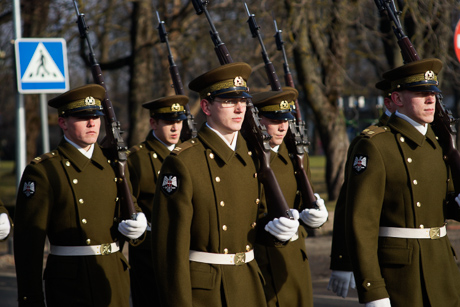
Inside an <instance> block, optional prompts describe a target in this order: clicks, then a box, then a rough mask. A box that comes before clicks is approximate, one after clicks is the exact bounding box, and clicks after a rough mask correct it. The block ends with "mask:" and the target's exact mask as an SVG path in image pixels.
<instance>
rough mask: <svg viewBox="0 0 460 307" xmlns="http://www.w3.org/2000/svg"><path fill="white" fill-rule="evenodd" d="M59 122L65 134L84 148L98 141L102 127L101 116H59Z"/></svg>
mask: <svg viewBox="0 0 460 307" xmlns="http://www.w3.org/2000/svg"><path fill="white" fill-rule="evenodd" d="M58 122H59V126H60V127H61V129H62V131H64V135H65V136H66V137H67V138H68V139H69V140H71V141H72V142H74V143H75V144H77V145H79V146H81V147H82V148H84V149H86V150H88V149H89V148H90V146H91V145H92V144H94V143H96V142H97V138H98V136H99V130H100V128H101V119H100V118H99V116H91V117H75V116H69V117H59V120H58Z"/></svg>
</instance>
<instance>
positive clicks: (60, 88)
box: [15, 38, 69, 94]
mask: <svg viewBox="0 0 460 307" xmlns="http://www.w3.org/2000/svg"><path fill="white" fill-rule="evenodd" d="M15 54H16V75H17V81H18V92H19V93H22V94H36V93H62V92H66V91H68V90H69V73H68V67H67V48H66V42H65V40H64V39H63V38H19V39H17V40H16V41H15Z"/></svg>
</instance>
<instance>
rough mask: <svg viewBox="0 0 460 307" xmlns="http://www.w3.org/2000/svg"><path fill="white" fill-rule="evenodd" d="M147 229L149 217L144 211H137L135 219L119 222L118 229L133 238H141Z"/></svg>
mask: <svg viewBox="0 0 460 307" xmlns="http://www.w3.org/2000/svg"><path fill="white" fill-rule="evenodd" d="M145 229H147V219H146V218H145V214H144V213H142V212H139V213H137V217H136V219H135V220H123V221H121V223H120V224H118V231H119V232H121V233H122V234H123V235H124V236H125V237H128V238H130V239H132V240H134V239H137V238H139V237H140V236H141V235H142V234H143V233H144V231H145Z"/></svg>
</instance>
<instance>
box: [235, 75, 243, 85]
mask: <svg viewBox="0 0 460 307" xmlns="http://www.w3.org/2000/svg"><path fill="white" fill-rule="evenodd" d="M233 85H235V86H244V79H243V77H241V76H238V77H236V78H235V79H233Z"/></svg>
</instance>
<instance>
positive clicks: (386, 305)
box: [364, 297, 391, 307]
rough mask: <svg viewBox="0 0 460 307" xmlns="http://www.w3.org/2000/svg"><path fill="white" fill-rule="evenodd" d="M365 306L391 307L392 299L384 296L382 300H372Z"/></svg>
mask: <svg viewBox="0 0 460 307" xmlns="http://www.w3.org/2000/svg"><path fill="white" fill-rule="evenodd" d="M364 307H391V304H390V299H389V298H388V297H387V298H382V299H380V300H376V301H372V302H369V303H366V304H365V305H364Z"/></svg>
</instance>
